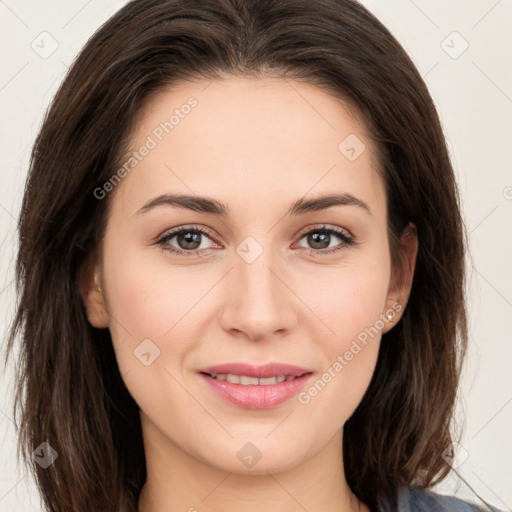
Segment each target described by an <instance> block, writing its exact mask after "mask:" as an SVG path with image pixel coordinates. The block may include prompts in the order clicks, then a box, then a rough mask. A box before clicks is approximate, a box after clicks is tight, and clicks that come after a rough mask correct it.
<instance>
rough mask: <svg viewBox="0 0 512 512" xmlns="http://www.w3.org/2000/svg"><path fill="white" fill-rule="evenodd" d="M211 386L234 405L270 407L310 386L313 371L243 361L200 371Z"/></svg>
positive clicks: (259, 407) (216, 393) (258, 407)
mask: <svg viewBox="0 0 512 512" xmlns="http://www.w3.org/2000/svg"><path fill="white" fill-rule="evenodd" d="M198 373H199V375H200V377H201V378H202V379H203V381H204V382H205V383H206V384H207V386H208V388H209V389H210V390H211V391H213V392H214V393H215V395H217V396H218V397H220V398H221V399H223V400H225V401H227V402H229V403H230V404H233V405H236V406H238V407H243V408H247V409H269V408H272V407H275V406H277V405H279V404H281V403H283V402H286V401H287V400H289V399H290V398H292V397H293V396H294V395H296V394H297V393H299V391H300V390H301V389H302V388H303V387H304V386H305V385H306V383H307V382H308V381H309V380H310V378H311V377H312V375H313V372H312V371H308V370H307V369H304V368H299V367H297V366H291V365H282V364H269V365H265V366H259V367H256V366H251V365H246V364H243V363H238V364H229V365H220V366H216V367H212V368H208V369H203V370H201V371H199V372H198Z"/></svg>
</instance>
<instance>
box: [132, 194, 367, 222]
mask: <svg viewBox="0 0 512 512" xmlns="http://www.w3.org/2000/svg"><path fill="white" fill-rule="evenodd" d="M162 205H169V206H178V207H180V208H185V209H188V210H193V211H196V212H201V213H209V214H213V215H218V216H221V217H229V215H230V213H229V212H230V210H229V207H228V206H227V205H225V204H224V203H222V202H220V201H217V200H216V199H211V198H208V197H200V196H191V195H186V194H162V195H159V196H157V197H155V198H154V199H151V200H150V201H148V202H147V203H146V204H145V205H144V206H143V207H142V208H140V209H139V210H138V211H137V212H136V215H140V214H142V213H145V212H147V211H148V210H150V209H152V208H155V207H157V206H162ZM332 206H357V207H359V208H361V209H363V210H365V211H366V212H367V213H369V214H370V215H372V212H371V210H370V207H369V206H368V205H367V204H366V203H365V202H364V201H362V200H361V199H358V198H357V197H355V196H353V195H352V194H346V193H345V194H329V195H324V196H320V197H315V198H313V199H304V198H302V199H299V200H298V201H295V202H294V203H292V205H291V206H290V208H289V209H288V212H287V215H304V214H306V213H309V212H316V211H319V210H325V209H327V208H331V207H332Z"/></svg>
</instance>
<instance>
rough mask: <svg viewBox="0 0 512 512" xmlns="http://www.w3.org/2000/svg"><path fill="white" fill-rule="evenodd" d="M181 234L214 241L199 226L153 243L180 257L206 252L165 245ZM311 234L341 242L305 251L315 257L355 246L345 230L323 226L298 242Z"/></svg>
mask: <svg viewBox="0 0 512 512" xmlns="http://www.w3.org/2000/svg"><path fill="white" fill-rule="evenodd" d="M182 233H201V234H203V235H205V236H207V237H208V238H209V239H210V240H212V241H214V240H213V239H212V237H211V236H210V235H209V233H208V231H207V230H205V229H203V228H201V227H200V226H185V227H184V228H179V229H176V230H175V231H171V232H170V233H167V234H166V235H164V236H162V237H161V238H160V239H158V240H157V241H156V242H155V245H162V250H164V251H168V252H170V253H173V254H177V255H181V256H195V255H200V254H201V253H202V251H207V250H208V249H194V250H191V251H185V250H183V249H176V248H175V247H172V246H170V245H167V242H168V241H169V240H172V239H173V238H174V237H175V236H177V235H180V234H182ZM311 233H322V234H334V235H336V236H337V237H339V238H340V239H341V240H342V243H341V244H340V245H339V246H337V247H335V248H332V249H323V250H322V249H307V248H306V250H307V251H309V253H310V254H313V255H315V256H318V255H320V256H325V255H327V254H332V253H334V252H337V251H339V250H341V249H343V248H345V247H350V246H352V245H355V244H356V241H355V239H354V238H353V237H352V236H350V235H349V234H348V233H347V232H346V231H345V230H342V229H338V228H329V227H327V226H325V225H320V226H317V227H315V228H313V229H310V230H309V231H306V232H304V233H302V234H301V235H300V238H299V240H302V239H303V238H304V237H305V236H306V235H309V234H311Z"/></svg>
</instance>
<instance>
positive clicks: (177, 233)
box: [156, 226, 212, 256]
mask: <svg viewBox="0 0 512 512" xmlns="http://www.w3.org/2000/svg"><path fill="white" fill-rule="evenodd" d="M204 237H207V238H208V239H209V240H212V238H211V237H210V236H209V235H208V232H207V231H206V230H205V229H203V228H201V227H199V226H189V227H184V228H179V229H175V230H174V231H171V232H170V233H167V234H166V235H164V236H163V237H162V238H160V239H159V240H157V242H156V244H158V245H162V246H163V247H162V248H163V249H164V250H165V251H169V252H171V253H175V254H180V255H184V256H194V255H197V253H198V252H202V251H204V250H208V249H209V248H210V247H201V243H202V240H201V239H202V238H204ZM173 239H176V240H175V243H176V244H177V246H178V247H176V246H174V245H172V244H171V243H170V242H171V241H172V240H173Z"/></svg>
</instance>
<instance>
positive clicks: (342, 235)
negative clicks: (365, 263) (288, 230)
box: [301, 225, 356, 256]
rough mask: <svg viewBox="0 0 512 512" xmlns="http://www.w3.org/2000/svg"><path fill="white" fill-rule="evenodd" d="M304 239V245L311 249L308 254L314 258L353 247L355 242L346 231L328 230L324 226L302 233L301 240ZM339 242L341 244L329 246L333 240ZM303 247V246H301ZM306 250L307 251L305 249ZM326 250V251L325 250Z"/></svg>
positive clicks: (339, 229)
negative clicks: (306, 244)
mask: <svg viewBox="0 0 512 512" xmlns="http://www.w3.org/2000/svg"><path fill="white" fill-rule="evenodd" d="M303 238H306V243H308V244H309V245H310V247H312V249H310V251H309V252H310V254H313V255H315V256H324V255H326V254H332V253H333V252H336V251H339V250H341V249H343V248H344V247H348V246H351V245H355V243H356V241H355V239H354V237H352V236H351V235H350V234H349V233H348V232H347V231H345V230H344V229H341V228H329V227H327V226H325V225H323V226H318V227H316V228H314V229H310V230H309V231H307V232H306V233H303V234H302V236H301V240H302V239H303ZM336 238H337V239H338V240H341V243H338V244H337V245H336V244H335V245H334V246H333V245H331V242H333V241H335V239H336ZM302 247H304V246H302ZM306 249H309V248H308V247H306ZM325 249H328V250H325Z"/></svg>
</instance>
